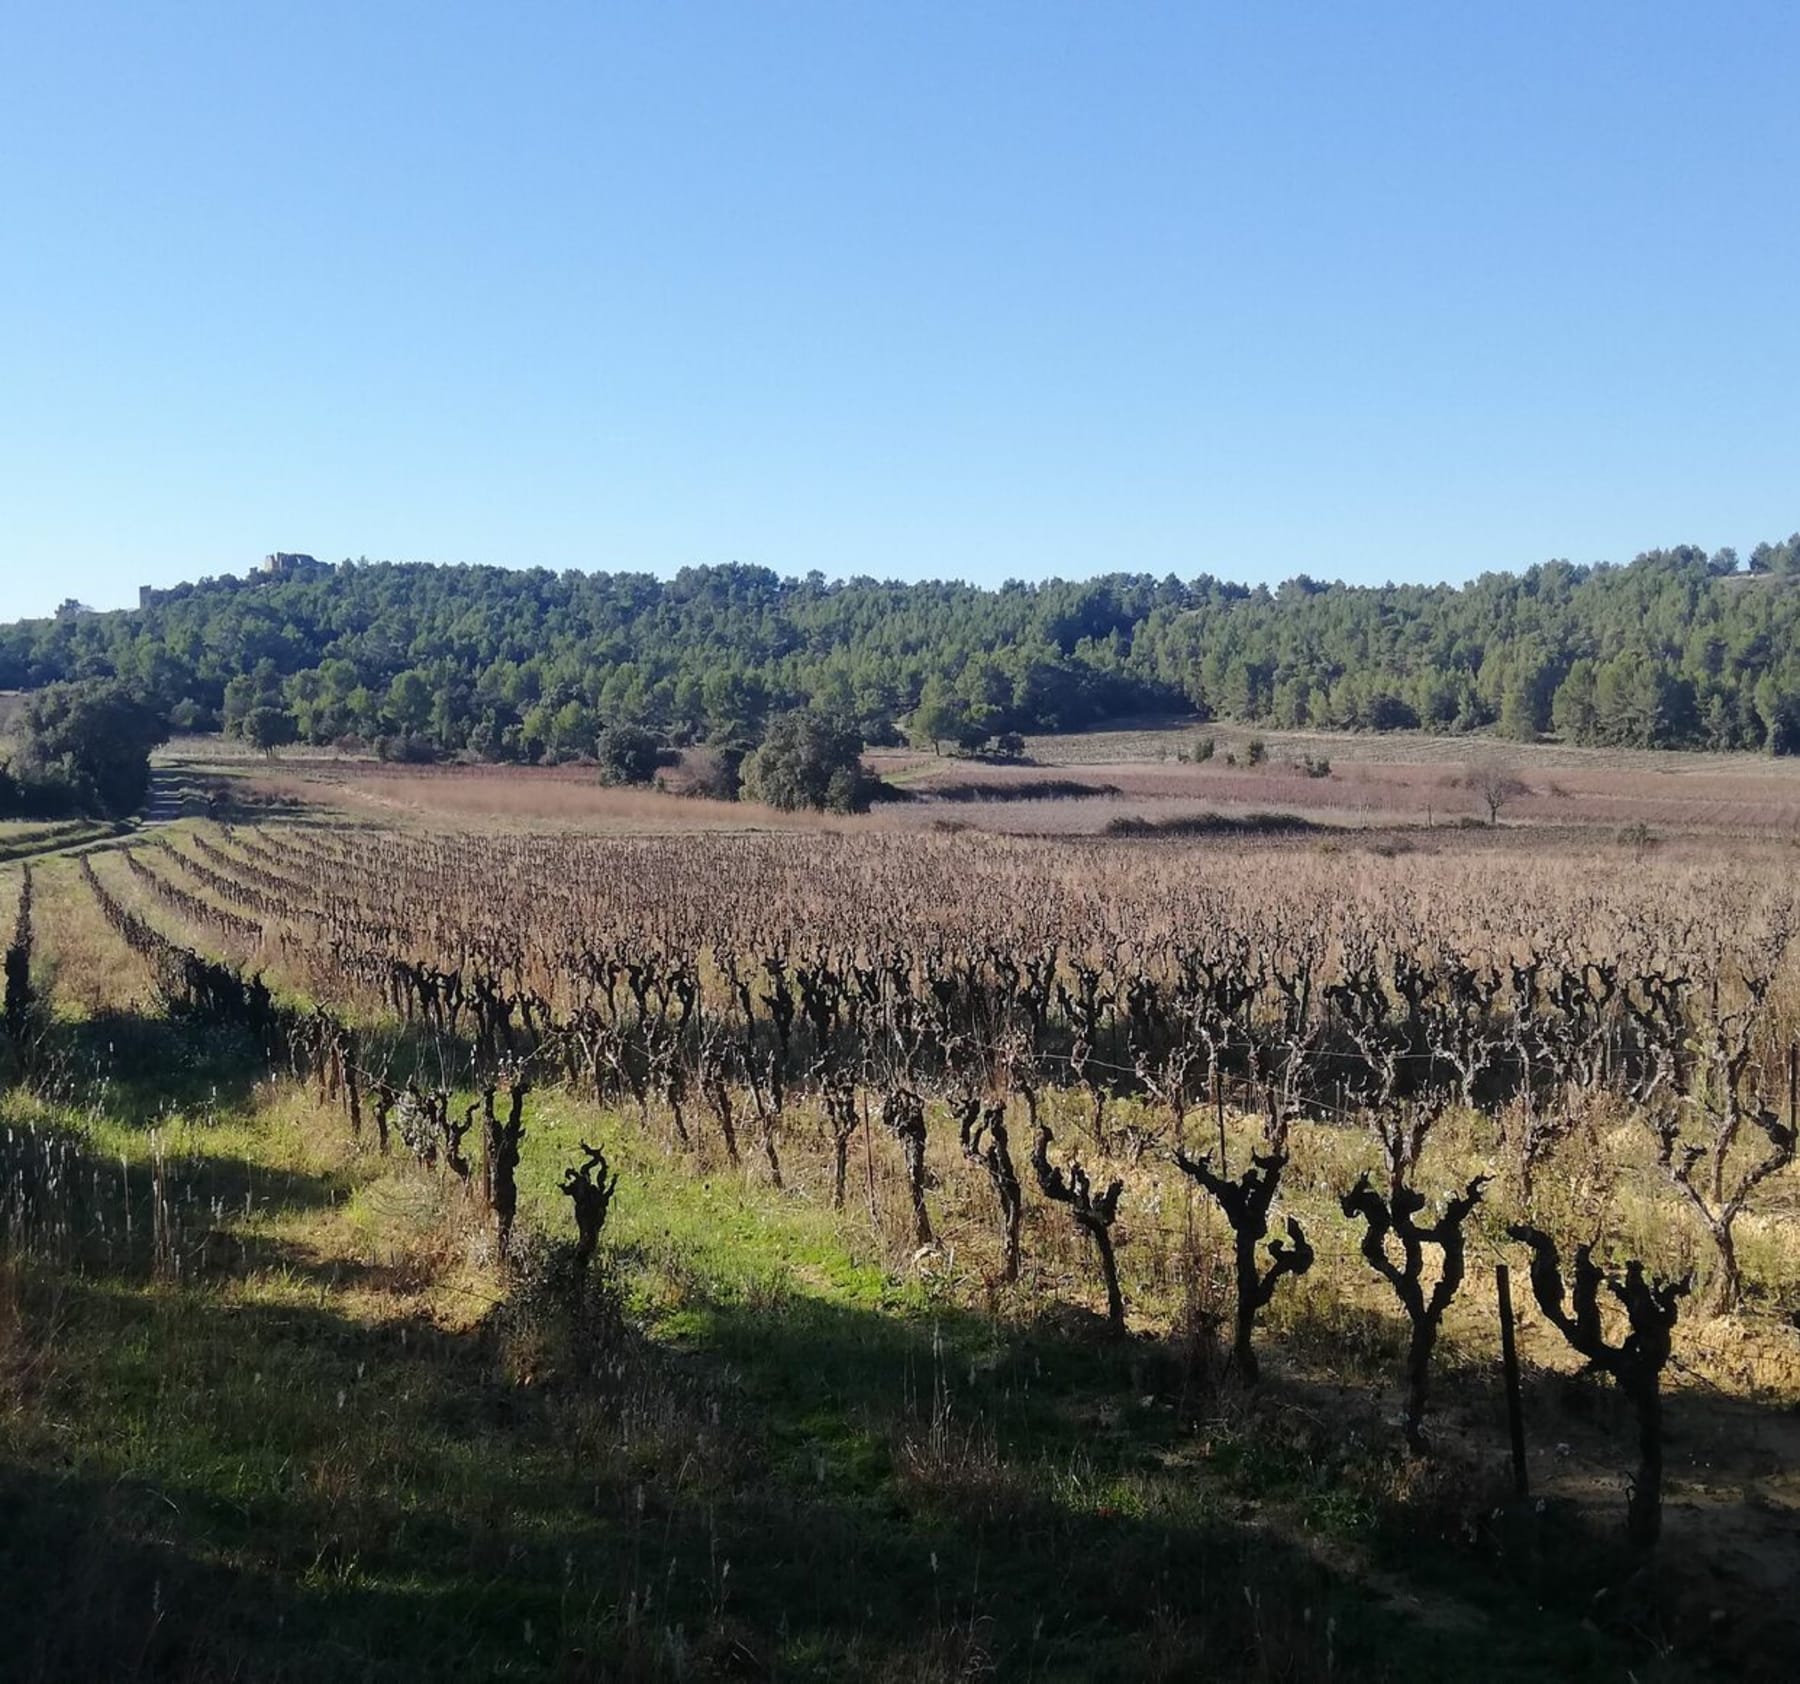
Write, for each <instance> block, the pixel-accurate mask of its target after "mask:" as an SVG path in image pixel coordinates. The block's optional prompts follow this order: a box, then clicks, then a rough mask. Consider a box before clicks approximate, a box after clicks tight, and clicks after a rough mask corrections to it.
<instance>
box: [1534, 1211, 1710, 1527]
mask: <svg viewBox="0 0 1800 1684" xmlns="http://www.w3.org/2000/svg"><path fill="white" fill-rule="evenodd" d="M1508 1232H1509V1233H1510V1234H1511V1235H1512V1237H1513V1238H1514V1239H1515V1240H1518V1241H1519V1242H1520V1243H1521V1244H1523V1245H1528V1246H1530V1247H1531V1293H1532V1296H1533V1297H1534V1298H1535V1299H1536V1300H1537V1305H1538V1308H1539V1309H1540V1310H1542V1311H1543V1312H1544V1316H1545V1318H1546V1319H1547V1320H1548V1321H1549V1323H1550V1325H1551V1326H1552V1327H1554V1328H1555V1329H1556V1330H1557V1331H1558V1332H1559V1333H1560V1334H1561V1335H1562V1336H1563V1338H1565V1339H1566V1340H1568V1342H1569V1343H1570V1345H1571V1346H1573V1347H1574V1349H1575V1350H1576V1352H1577V1353H1578V1354H1579V1355H1581V1356H1584V1357H1586V1358H1587V1360H1588V1361H1589V1362H1590V1363H1592V1364H1593V1365H1594V1367H1595V1368H1597V1369H1599V1370H1600V1372H1601V1373H1602V1374H1609V1375H1611V1376H1612V1378H1613V1380H1614V1382H1615V1383H1616V1384H1617V1386H1618V1388H1619V1390H1620V1391H1622V1392H1623V1393H1624V1394H1625V1396H1626V1398H1627V1399H1628V1400H1629V1401H1630V1403H1631V1407H1632V1410H1633V1411H1634V1413H1635V1414H1636V1415H1637V1423H1638V1470H1637V1477H1636V1479H1634V1480H1633V1481H1632V1485H1631V1495H1630V1498H1629V1499H1628V1503H1627V1508H1626V1527H1627V1529H1628V1531H1629V1533H1630V1535H1631V1541H1632V1542H1633V1543H1634V1544H1636V1545H1637V1546H1638V1547H1639V1548H1640V1549H1648V1548H1650V1546H1651V1545H1652V1544H1654V1543H1655V1542H1656V1539H1657V1535H1658V1533H1659V1532H1660V1531H1661V1530H1662V1471H1663V1446H1662V1371H1663V1369H1664V1367H1665V1366H1666V1365H1667V1363H1668V1360H1669V1351H1670V1345H1671V1341H1672V1339H1673V1336H1674V1331H1675V1317H1676V1313H1677V1310H1678V1307H1679V1305H1680V1301H1681V1299H1682V1298H1683V1297H1685V1296H1686V1294H1687V1291H1688V1286H1689V1281H1688V1278H1687V1277H1686V1276H1683V1277H1682V1278H1681V1279H1680V1280H1676V1281H1669V1280H1651V1279H1650V1278H1649V1277H1648V1276H1646V1275H1645V1273H1644V1266H1643V1264H1642V1263H1639V1262H1638V1261H1637V1260H1636V1259H1635V1258H1634V1259H1633V1260H1632V1261H1631V1262H1629V1263H1627V1264H1626V1265H1625V1269H1624V1272H1623V1273H1622V1274H1612V1273H1608V1272H1607V1271H1605V1270H1603V1269H1601V1268H1600V1266H1599V1265H1598V1264H1597V1263H1595V1262H1594V1258H1593V1248H1592V1247H1591V1246H1585V1245H1583V1246H1577V1247H1576V1250H1575V1275H1574V1279H1573V1281H1572V1282H1571V1283H1570V1290H1569V1293H1568V1301H1567V1302H1566V1303H1565V1299H1564V1287H1563V1278H1562V1267H1561V1264H1560V1261H1559V1260H1558V1258H1557V1255H1556V1242H1555V1241H1554V1240H1552V1239H1551V1238H1550V1236H1549V1235H1548V1234H1545V1233H1543V1232H1541V1231H1540V1230H1539V1229H1536V1228H1531V1227H1527V1226H1526V1225H1524V1224H1523V1223H1521V1224H1518V1225H1516V1226H1514V1227H1512V1228H1510V1229H1508ZM1602 1286H1604V1287H1605V1288H1606V1290H1607V1291H1608V1292H1610V1293H1611V1294H1612V1296H1613V1297H1614V1298H1616V1299H1617V1300H1618V1301H1619V1303H1620V1305H1621V1306H1622V1307H1623V1309H1624V1311H1625V1316H1626V1320H1627V1322H1628V1323H1629V1326H1630V1332H1629V1333H1627V1335H1626V1336H1625V1338H1624V1339H1623V1340H1621V1341H1620V1343H1618V1344H1617V1345H1611V1344H1608V1343H1607V1340H1606V1333H1605V1328H1604V1327H1603V1325H1602V1322H1601V1315H1600V1288H1601V1287H1602Z"/></svg>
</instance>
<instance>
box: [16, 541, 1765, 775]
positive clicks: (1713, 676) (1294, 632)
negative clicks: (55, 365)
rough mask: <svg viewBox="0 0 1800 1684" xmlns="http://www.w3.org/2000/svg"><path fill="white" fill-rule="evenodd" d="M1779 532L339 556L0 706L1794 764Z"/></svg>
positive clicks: (264, 730)
mask: <svg viewBox="0 0 1800 1684" xmlns="http://www.w3.org/2000/svg"><path fill="white" fill-rule="evenodd" d="M1797 579H1800V534H1796V535H1795V536H1794V537H1791V538H1789V539H1787V540H1786V541H1785V542H1783V543H1779V544H1761V545H1758V546H1757V548H1756V549H1755V550H1754V551H1753V552H1752V554H1751V556H1750V557H1749V558H1748V560H1747V561H1741V560H1740V559H1739V557H1738V556H1737V555H1736V554H1734V553H1733V552H1732V551H1729V550H1721V551H1718V552H1716V553H1713V554H1710V555H1709V554H1707V553H1706V552H1705V551H1702V550H1700V549H1697V548H1693V547H1691V546H1684V547H1680V548H1677V549H1672V550H1659V551H1653V552H1650V553H1647V554H1645V555H1641V556H1639V557H1638V558H1637V559H1636V560H1635V561H1633V562H1631V563H1629V564H1627V565H1623V566H1615V565H1610V564H1601V565H1596V566H1578V565H1573V564H1571V563H1567V562H1549V563H1545V564H1544V565H1542V566H1537V567H1533V568H1530V569H1528V570H1526V571H1525V572H1522V573H1517V574H1507V573H1491V574H1484V575H1482V576H1481V577H1480V578H1478V579H1476V580H1474V581H1473V582H1471V583H1470V584H1468V585H1465V586H1460V587H1456V586H1448V585H1437V586H1419V585H1401V586H1395V585H1384V586H1379V587H1357V586H1347V585H1343V584H1326V583H1320V582H1318V581H1316V580H1314V579H1311V578H1309V577H1306V576H1305V575H1301V576H1299V577H1296V578H1293V579H1290V580H1288V581H1286V582H1285V583H1283V584H1282V585H1280V586H1278V587H1276V588H1274V589H1270V588H1268V587H1263V586H1258V587H1255V588H1250V587H1246V586H1243V585H1238V584H1232V583H1228V582H1226V581H1223V580H1219V579H1215V578H1212V577H1210V576H1202V577H1200V578H1197V579H1195V580H1192V581H1187V582H1184V581H1182V580H1180V579H1177V578H1175V577H1173V576H1170V577H1168V578H1164V579H1156V578H1153V577H1151V576H1149V575H1144V574H1125V573H1120V574H1111V575H1107V576H1105V577H1102V578H1097V579H1092V580H1087V581H1080V582H1069V581H1063V580H1051V581H1047V582H1043V583H1038V584H1023V583H1018V582H1009V583H1007V584H1005V585H1003V586H1001V587H999V588H998V589H995V590H983V589H979V588H977V587H974V586H970V585H964V584H957V583H944V582H927V583H920V584H898V583H892V582H881V581H877V580H874V579H869V578H853V579H849V580H845V581H839V582H828V581H827V580H826V579H825V578H824V577H823V576H822V575H820V574H817V573H814V574H810V575H808V576H807V577H805V578H802V579H784V578H782V577H780V576H778V575H777V574H775V573H773V572H771V571H769V570H768V569H766V568H761V567H751V566H742V565H736V564H734V565H730V566H719V567H698V568H688V569H684V570H683V571H682V572H680V573H679V574H677V575H676V576H675V577H674V578H673V579H669V580H659V579H656V578H653V577H651V576H648V575H643V574H624V573H618V574H606V573H593V574H585V573H580V572H575V571H568V572H563V573H552V572H549V571H546V570H541V569H540V570H531V571H509V570H505V569H501V568H494V567H472V566H471V567H448V566H432V565H422V564H397V563H385V562H384V563H368V562H363V561H358V562H350V561H346V562H344V563H342V564H340V565H338V566H336V567H320V566H313V567H308V568H305V569H301V570H297V571H295V572H293V573H291V574H287V575H280V576H268V575H257V576H254V577H251V578H236V577H222V578H216V579H203V580H201V581H200V582H198V583H196V584H190V585H181V586H177V587H175V588H174V589H172V590H169V591H166V592H160V593H157V595H156V596H155V598H154V599H153V600H152V601H151V602H150V603H149V604H148V605H147V606H144V607H142V608H139V609H135V610H130V611H121V612H117V613H107V614H87V613H73V614H66V615H59V616H58V617H56V618H53V619H48V620H28V621H20V622H17V623H15V624H12V625H9V626H6V627H0V690H4V689H37V688H40V687H42V686H46V685H49V684H53V683H57V682H66V681H92V680H116V681H119V682H120V683H123V684H124V685H126V686H127V687H129V688H130V689H131V691H132V692H133V693H134V694H136V695H138V696H139V697H140V698H142V699H143V700H145V701H146V702H147V703H148V704H149V705H151V706H152V707H153V708H155V709H157V710H158V711H159V712H160V713H162V714H163V715H164V716H166V717H167V718H168V720H169V721H170V722H171V724H172V726H173V727H174V728H175V729H177V730H183V729H187V730H207V729H224V730H227V731H231V732H236V733H239V734H242V735H244V736H246V737H248V738H249V739H250V740H252V741H254V742H257V743H259V744H261V745H262V746H267V747H273V746H279V744H280V743H281V742H283V741H292V740H299V741H305V742H310V743H319V744H325V743H334V742H344V741H360V742H362V743H366V744H370V745H374V746H377V747H378V748H379V749H380V750H381V751H382V752H384V753H387V754H390V755H392V756H393V757H395V758H436V757H441V756H446V755H455V754H466V755H471V756H474V757H477V758H481V759H488V760H521V761H545V760H559V759H569V758H576V757H585V756H589V755H592V754H594V752H595V749H596V745H597V744H598V743H599V741H600V739H601V737H602V735H603V733H606V732H607V731H609V730H620V729H623V728H630V729H633V730H637V731H645V732H649V733H652V734H653V735H654V736H655V737H656V738H657V739H658V740H659V741H661V742H663V743H670V744H676V745H686V744H692V743H712V744H715V745H721V746H734V747H736V748H738V749H748V748H749V747H751V746H752V745H754V744H756V743H757V742H759V741H761V740H762V738H763V737H764V736H765V734H766V732H767V729H768V726H769V723H770V721H771V720H772V719H774V718H775V717H777V716H779V715H783V714H786V713H790V712H792V711H795V710H806V711H808V712H809V713H811V714H813V715H815V716H819V717H823V718H829V719H831V720H833V721H835V722H838V723H839V724H840V725H842V726H843V727H845V728H847V729H850V730H853V731H854V732H855V733H856V734H857V735H858V736H859V737H860V738H861V739H862V740H863V741H865V742H869V743H876V744H880V743H895V742H898V741H900V740H901V738H902V736H903V735H907V736H910V737H911V738H912V740H913V741H914V742H916V743H918V744H919V745H920V746H928V747H933V748H939V749H941V748H945V747H962V748H969V747H975V746H978V745H980V744H983V743H986V742H988V741H990V740H991V739H994V738H998V737H1002V736H1005V735H1007V734H1011V733H1022V732H1047V731H1062V730H1070V729H1075V728H1078V727H1082V726H1089V725H1095V724H1099V723H1103V722H1105V721H1107V720H1110V719H1116V718H1121V717H1126V716H1129V715H1133V714H1142V713H1146V712H1153V711H1168V710H1183V711H1188V710H1191V711H1193V712H1196V713H1199V714H1201V715H1203V716H1208V717H1219V718H1230V719H1237V720H1241V721H1244V722H1246V723H1252V724H1266V725H1271V726H1275V727H1280V728H1290V729H1304V728H1328V729H1344V730H1372V731H1384V730H1395V729H1421V730H1426V731H1436V732H1467V731H1476V730H1484V729H1493V730H1498V731H1499V732H1501V733H1502V734H1504V735H1507V736H1510V737H1513V738H1517V739H1521V740H1525V739H1530V738H1533V737H1538V736H1543V735H1548V734H1552V733H1554V734H1555V735H1557V736H1559V737H1561V738H1562V739H1564V740H1566V741H1571V742H1577V743H1592V744H1614V745H1619V746H1627V747H1672V748H1685V747H1692V748H1760V749H1766V750H1768V751H1769V752H1772V753H1776V754H1789V753H1794V752H1796V751H1797V750H1800V587H1797V586H1796V580H1797Z"/></svg>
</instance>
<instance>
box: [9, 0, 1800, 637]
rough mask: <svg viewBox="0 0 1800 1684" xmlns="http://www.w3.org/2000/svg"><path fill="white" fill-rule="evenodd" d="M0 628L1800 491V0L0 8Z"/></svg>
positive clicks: (1703, 532) (979, 559) (1764, 519)
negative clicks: (254, 590)
mask: <svg viewBox="0 0 1800 1684" xmlns="http://www.w3.org/2000/svg"><path fill="white" fill-rule="evenodd" d="M0 22H3V24H4V35H3V38H0V40H3V45H0V618H11V617H13V616H16V615H19V614H22V613H42V612H45V611H47V610H48V609H50V608H51V607H52V606H54V604H55V603H56V602H57V601H59V600H60V599H61V598H63V597H64V596H66V595H71V594H72V595H75V596H78V597H81V598H83V599H85V600H88V601H90V602H93V603H94V604H96V605H98V606H103V607H104V606H116V605H119V604H121V603H124V602H126V601H127V600H130V599H132V598H133V597H134V591H135V586H136V585H137V584H138V583H139V582H146V583H152V582H153V583H157V584H166V583H170V582H173V581H175V580H177V579H180V578H191V577H196V576H199V575H201V574H205V573H217V572H225V571H238V570H241V569H243V568H244V567H246V566H249V565H251V564H253V563H254V562H255V561H256V559H257V558H258V557H259V556H260V555H261V554H262V553H263V552H264V551H265V550H270V549H275V548H283V549H298V550H306V551H310V552H312V553H314V554H316V555H318V556H320V557H322V558H326V559H336V558H338V557H340V556H344V555H368V556H370V557H393V558H404V559H418V560H436V561H465V560H467V561H491V562H499V563H504V564H508V565H517V566H527V565H539V564H541V565H547V566H551V567H557V568H561V567H569V566H574V567H580V568H584V569H591V568H628V569H637V568H641V569H650V570H654V571H657V572H665V573H666V572H669V571H672V570H673V569H675V568H677V567H680V566H682V565H684V564H687V563H691V562H709V561H729V560H741V561H754V562H760V563H764V564H767V565H769V566H772V567H775V568H777V569H779V570H781V571H783V572H793V573H803V572H806V571H808V570H809V569H812V568H819V569H822V570H823V571H825V572H826V573H828V574H848V573H859V572H866V573H874V574H880V575H893V576H902V577H924V576H960V577H965V578H970V579H975V580H979V581H982V582H997V581H999V580H1001V579H1003V578H1006V577H1008V576H1019V577H1037V576H1043V575H1048V574H1051V573H1061V574H1063V575H1065V576H1072V575H1079V574H1084V573H1092V572H1097V571H1103V570H1108V569H1113V568H1129V569H1146V570H1150V571H1153V572H1157V573H1163V572H1166V571H1170V570H1173V571H1175V572H1178V573H1181V574H1183V575H1184V576H1185V575H1191V574H1193V573H1197V572H1201V571H1210V572H1215V573H1221V574H1226V575H1229V576H1235V577H1242V578H1248V579H1253V580H1254V579H1270V580H1273V579H1278V578H1281V577H1285V576H1287V575H1289V574H1292V573H1295V572H1299V571H1306V572H1311V573H1314V574H1317V575H1324V576H1342V577H1346V578H1350V579H1353V580H1359V581H1376V580H1380V579H1384V578H1395V579H1439V578H1452V579H1461V578H1465V577H1468V576H1470V575H1472V574H1474V573H1476V572H1479V571H1481V570H1482V569H1485V568H1490V567H1514V566H1523V565H1527V564H1529V563H1531V562H1533V561H1536V560H1542V559H1545V558H1547V557H1549V556H1553V555H1564V556H1568V557H1570V558H1572V559H1575V560H1593V559H1601V558H1614V559H1625V558H1628V557H1629V556H1630V555H1631V554H1632V553H1633V552H1634V551H1636V550H1638V549H1641V548H1645V547H1650V546H1653V545H1657V544H1664V543H1676V542H1681V541H1693V542H1699V543H1703V544H1706V545H1708V546H1717V545H1721V544H1732V545H1736V546H1738V547H1739V548H1746V547H1747V546H1748V545H1750V544H1751V543H1753V542H1755V541H1756V540H1757V539H1758V538H1762V537H1771V538H1773V537H1778V536H1781V535H1783V534H1785V533H1787V532H1789V531H1791V530H1793V529H1794V528H1795V527H1796V526H1800V422H1797V420H1796V415H1795V408H1796V399H1797V397H1800V99H1796V97H1795V87H1796V73H1797V71H1800V7H1796V6H1795V5H1793V4H1792V3H1791V0H1788V3H1778V4H1719V3H1714V4H1692V5H1662V4H1656V3H1654V0H1634V3H1631V4H1617V5H1608V4H1594V3H1589V0H1577V3H1570V0H1557V3H1554V4H1519V3H1513V0H1509V3H1507V4H1504V5H1501V4H1494V5H1486V6H1475V5H1468V4H1460V3H1454V4H1453V3H1446V0H1431V3H1419V4H1414V5H1389V4H1376V3H1371V0H1355V3H1345V0H1330V3H1322V4H1312V5H1298V4H1283V3H1280V0H1234V3H1232V4H1228V5H1206V4H1200V3H1197V0H1195V3H1189V4H1179V5H1178V4H1170V5H1166V6H1162V5H1133V4H1123V3H1120V4H1112V3H1108V4H1101V3H1099V0H1092V3H1085V4H1079V5H1057V4H1049V3H1046V0H1030V3H1021V4H997V3H990V0H962V3H958V4H922V3H909V0H889V3H887V4H882V5H872V4H868V5H865V4H854V3H851V0H811V3H767V0H726V3H720V4H693V3H684V0H654V3H652V0H632V3H631V4H626V5H600V4H566V5H550V4H531V3H528V0H527V3H518V0H508V3H505V4H501V3H499V0H496V3H494V4H491V5H486V6H480V7H474V6H461V5H455V4H450V3H447V0H430V3H421V4H387V3H383V0H357V3H355V4H348V5H338V4H328V3H321V0H307V3H305V4H292V3H283V4H280V5H273V4H259V3H256V0H231V3H227V4H188V3H184V4H179V5H174V4H157V3H151V0H134V3H132V4H120V5H105V6H100V5H92V4H83V3H80V0H55V3H54V4H50V3H43V4H38V3H26V0H7V3H6V4H4V5H3V6H0Z"/></svg>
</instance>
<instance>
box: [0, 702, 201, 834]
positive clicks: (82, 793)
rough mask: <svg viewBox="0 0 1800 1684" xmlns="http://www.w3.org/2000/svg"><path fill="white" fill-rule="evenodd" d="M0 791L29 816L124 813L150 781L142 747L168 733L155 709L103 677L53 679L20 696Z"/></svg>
mask: <svg viewBox="0 0 1800 1684" xmlns="http://www.w3.org/2000/svg"><path fill="white" fill-rule="evenodd" d="M13 735H14V737H15V740H16V747H15V749H14V751H13V753H12V756H11V759H10V763H9V766H8V772H9V774H10V776H9V778H8V786H9V790H10V794H9V791H8V789H0V797H4V798H7V799H10V800H11V801H12V802H13V804H14V805H13V808H12V811H13V812H14V813H17V814H21V815H24V816H29V817H46V818H52V817H61V816H64V815H66V814H70V813H81V814H85V815H87V816H89V817H95V818H124V817H125V816H126V815H128V814H130V813H133V812H135V811H136V810H137V809H138V808H139V807H140V806H141V805H142V804H143V800H144V793H145V791H146V790H147V789H148V788H149V787H150V751H151V749H153V748H154V747H155V746H156V745H157V744H158V743H160V742H162V741H164V740H165V739H166V738H167V736H168V725H167V722H166V720H165V718H164V717H163V715H162V714H161V713H160V712H159V711H158V710H157V709H156V708H154V707H152V706H150V705H149V704H147V703H146V702H145V701H144V700H142V699H141V698H140V697H139V696H137V695H136V694H134V693H133V692H132V691H131V690H130V689H129V688H128V687H127V686H125V685H123V684H120V683H117V682H114V681H107V680H96V681H91V682H84V683H74V684H53V685H50V686H49V687H47V688H46V689H43V690H38V691H35V692H34V693H33V694H31V695H30V696H28V697H27V698H26V701H25V705H24V707H23V708H22V709H21V711H20V713H19V716H18V718H17V720H16V721H15V723H14V726H13Z"/></svg>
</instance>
